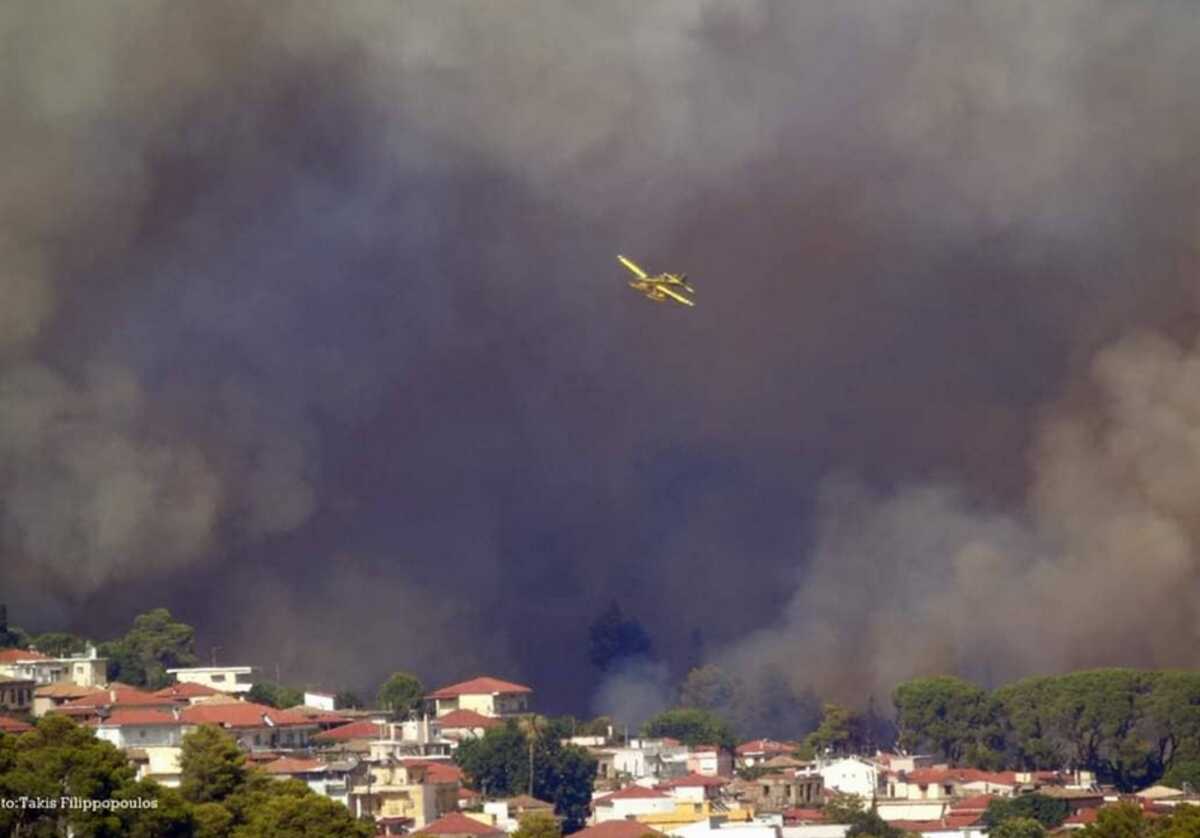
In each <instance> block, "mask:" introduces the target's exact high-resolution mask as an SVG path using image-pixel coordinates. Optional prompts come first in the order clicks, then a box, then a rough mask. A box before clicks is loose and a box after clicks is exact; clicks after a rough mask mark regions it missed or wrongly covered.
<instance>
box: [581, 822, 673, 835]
mask: <svg viewBox="0 0 1200 838" xmlns="http://www.w3.org/2000/svg"><path fill="white" fill-rule="evenodd" d="M662 834H663V833H661V832H659V831H658V830H657V829H651V828H650V827H648V826H646V825H645V824H644V823H638V822H637V821H605V822H604V823H598V824H596V825H595V826H589V827H588V828H587V829H581V830H579V831H578V832H575V833H572V835H571V838H642V836H643V835H662Z"/></svg>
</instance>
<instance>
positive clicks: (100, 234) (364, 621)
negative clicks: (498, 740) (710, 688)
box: [0, 0, 1200, 709]
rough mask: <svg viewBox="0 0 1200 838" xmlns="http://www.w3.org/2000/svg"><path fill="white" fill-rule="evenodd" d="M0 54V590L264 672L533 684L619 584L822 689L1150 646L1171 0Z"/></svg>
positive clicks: (1181, 76)
mask: <svg viewBox="0 0 1200 838" xmlns="http://www.w3.org/2000/svg"><path fill="white" fill-rule="evenodd" d="M0 37H3V44H4V49H3V50H0V107H2V108H3V113H4V114H5V119H4V123H3V126H2V127H0V159H3V161H4V166H3V167H0V550H2V551H3V555H4V562H3V565H2V566H0V585H2V586H3V591H4V597H5V598H6V599H7V600H8V601H9V606H10V609H11V613H12V617H13V619H14V621H15V622H18V623H24V624H27V627H28V628H31V629H34V630H45V629H51V628H61V627H70V628H75V629H77V630H80V631H86V632H90V633H96V634H106V633H109V632H112V631H115V630H118V629H119V628H120V627H121V626H122V625H124V624H125V623H127V621H128V619H129V617H130V616H131V614H133V613H135V612H136V611H137V610H138V609H144V608H146V607H149V606H151V605H157V604H160V603H161V604H166V605H169V606H171V607H173V608H175V609H176V610H177V611H179V612H180V613H181V614H182V615H183V616H184V617H185V618H187V619H190V620H192V621H194V622H196V623H197V624H198V625H199V627H200V630H201V635H202V638H203V641H204V642H205V643H206V644H211V645H212V646H217V645H220V647H221V648H222V657H223V658H229V659H232V658H238V659H241V660H247V659H252V660H248V662H253V663H260V664H262V665H264V666H267V667H270V666H271V665H272V664H278V665H279V666H280V668H281V669H282V670H283V672H282V674H283V676H284V677H285V678H288V677H290V678H293V679H295V680H312V681H320V682H325V683H328V682H330V681H334V680H337V679H346V680H348V681H349V682H352V683H351V685H353V686H357V687H366V686H369V685H370V684H371V682H372V681H377V680H379V679H380V678H382V677H383V676H384V675H386V674H387V672H389V671H391V670H392V669H396V668H404V667H410V668H414V669H418V670H419V671H420V672H421V674H422V675H424V676H425V677H426V678H428V679H430V680H440V679H442V678H453V677H458V676H469V675H473V674H476V673H477V671H479V670H483V669H487V670H491V671H492V672H493V673H494V674H496V675H500V676H506V677H510V678H516V679H523V680H526V681H529V682H531V683H532V684H534V685H535V686H536V687H537V688H538V690H539V692H540V693H541V697H542V700H543V701H544V702H545V705H544V706H546V707H547V708H549V709H554V708H556V707H561V708H571V709H581V708H583V707H586V706H587V700H588V698H589V695H590V693H591V692H592V690H593V688H594V685H595V684H594V679H592V678H591V677H590V676H591V673H590V672H589V671H588V668H587V665H586V662H585V657H586V656H585V655H584V653H583V649H584V648H585V643H586V640H585V637H586V627H587V624H588V623H589V622H590V620H591V618H592V617H593V616H594V615H595V614H596V613H598V612H599V611H600V610H601V608H602V607H603V606H604V605H605V604H607V603H608V602H610V601H611V600H612V599H613V598H614V597H615V598H618V599H619V600H620V601H621V603H622V605H623V606H624V607H625V608H626V610H627V611H629V612H630V613H636V614H638V615H639V616H640V617H641V619H642V620H643V622H645V623H646V625H647V627H648V628H649V629H650V631H651V633H652V634H653V635H654V639H655V647H656V649H658V650H660V651H661V652H662V654H663V656H664V659H665V660H666V661H668V663H669V666H670V669H671V670H672V672H671V673H670V674H671V675H672V677H675V676H678V675H679V674H680V672H679V670H681V669H682V668H683V665H684V661H685V659H686V657H687V654H686V653H687V648H688V638H689V637H690V636H691V635H692V633H693V632H694V630H695V629H696V628H697V627H702V628H703V630H704V634H705V637H706V638H707V640H708V642H709V644H710V647H721V646H724V647H726V648H727V649H731V650H734V651H731V652H730V653H729V657H730V659H731V660H732V661H733V663H732V664H731V665H736V666H745V665H747V661H748V660H749V659H748V657H747V655H746V653H745V652H746V650H754V654H753V657H754V660H759V659H761V660H764V661H767V662H771V663H773V665H774V666H773V668H774V669H780V668H782V669H783V670H785V671H797V672H799V670H801V669H802V670H803V676H804V679H807V680H809V681H812V682H813V683H818V684H822V685H828V686H829V688H830V689H835V690H838V691H854V690H861V688H862V687H863V686H869V687H870V688H871V689H883V688H886V686H887V685H888V684H890V683H892V682H894V681H895V680H896V679H897V678H901V677H904V676H905V675H907V674H909V670H912V669H914V668H916V669H934V668H956V669H958V670H960V671H963V672H967V673H969V674H975V675H978V676H979V677H987V678H990V677H1003V676H1006V675H1007V674H1009V673H1015V672H1023V671H1029V670H1031V669H1038V668H1054V667H1059V666H1066V665H1073V664H1075V663H1077V662H1086V661H1091V660H1095V661H1108V662H1134V663H1142V662H1148V661H1150V660H1153V661H1159V660H1162V661H1167V660H1179V661H1183V659H1184V658H1185V657H1186V650H1187V649H1188V648H1190V644H1192V643H1193V640H1194V637H1193V631H1194V628H1193V623H1194V619H1193V617H1192V616H1191V615H1189V614H1188V613H1187V609H1186V608H1185V607H1183V606H1181V607H1180V608H1179V609H1174V610H1170V609H1164V608H1162V607H1156V603H1159V602H1160V600H1158V599H1157V598H1158V597H1160V596H1164V592H1173V591H1177V590H1179V589H1180V588H1179V586H1180V585H1182V584H1184V583H1185V582H1186V580H1187V579H1189V578H1190V576H1189V575H1188V574H1190V573H1191V571H1190V570H1189V568H1190V567H1191V559H1192V557H1193V554H1194V549H1193V547H1192V544H1191V541H1192V532H1191V528H1190V525H1189V523H1188V522H1189V510H1190V509H1191V508H1193V507H1191V506H1189V503H1190V502H1191V501H1190V494H1189V493H1190V492H1191V485H1192V484H1191V480H1190V478H1189V471H1188V470H1187V468H1186V464H1187V463H1188V460H1187V456H1188V454H1189V453H1190V448H1189V447H1188V442H1187V428H1188V425H1187V423H1188V422H1189V421H1192V422H1194V421H1195V417H1193V416H1190V415H1189V413H1188V411H1187V405H1188V403H1187V400H1186V393H1187V384H1186V382H1187V376H1188V374H1187V372H1186V371H1187V370H1188V369H1189V368H1190V367H1189V366H1188V364H1189V361H1188V360H1187V359H1188V357H1189V355H1188V353H1187V352H1185V351H1183V350H1179V349H1178V348H1174V349H1173V348H1172V347H1177V346H1180V345H1187V344H1189V343H1190V338H1189V337H1187V335H1189V334H1190V333H1191V332H1193V331H1194V329H1195V323H1194V314H1195V304H1196V296H1195V294H1194V286H1195V282H1196V266H1197V260H1196V221H1197V217H1198V216H1197V200H1196V195H1197V194H1200V189H1198V187H1200V183H1197V180H1198V179H1200V173H1198V170H1197V169H1196V167H1195V166H1194V165H1193V162H1194V160H1193V158H1194V149H1195V148H1196V147H1197V145H1198V142H1200V130H1198V127H1200V125H1198V121H1197V119H1196V114H1195V109H1194V107H1193V99H1194V94H1193V91H1194V90H1196V89H1197V88H1198V87H1200V61H1198V60H1197V58H1196V56H1197V55H1200V49H1198V47H1200V44H1198V43H1197V41H1198V40H1200V22H1198V21H1197V20H1196V13H1195V10H1194V9H1193V8H1192V7H1191V5H1190V4H1184V3H1170V2H1157V3H1144V4H1139V5H1137V6H1130V5H1128V4H1117V3H1113V4H1102V5H1101V6H1100V7H1098V6H1097V4H1096V3H1094V2H1084V0H1079V2H1072V1H1070V0H1068V1H1067V2H1059V3H1055V4H1043V3H1036V2H1028V3H1006V4H994V3H993V4H986V3H960V2H947V3H933V4H930V3H888V4H882V3H876V2H853V1H852V0H851V1H850V2H839V3H837V4H828V3H815V2H814V3H792V2H769V1H768V0H762V1H761V2H746V3H738V4H728V3H722V2H716V0H713V2H701V3H697V2H675V1H674V0H666V1H665V2H651V3H646V2H632V0H630V2H615V3H606V4H594V3H587V2H577V3H558V4H552V5H547V4H543V3H532V2H530V3H522V2H518V3H505V4H483V5H481V4H478V3H468V2H457V1H456V0H444V2H438V3H412V4H401V3H394V2H370V1H369V0H360V1H359V2H349V3H339V4H312V3H307V2H286V0H281V1H280V2H269V3H245V2H232V1H231V0H217V2H210V3H204V4H192V5H188V6H181V5H179V4H175V3H168V2H154V1H153V0H127V2H119V3H108V4H104V6H103V7H101V6H99V5H97V4H93V3H87V2H83V1H82V0H79V2H68V1H67V0H62V2H49V3H37V4H28V3H26V4H11V5H10V6H8V7H5V8H3V9H0ZM616 252H628V253H629V254H630V255H632V256H634V257H635V258H638V259H640V260H642V261H644V262H646V263H647V264H648V267H653V268H659V267H662V268H678V269H680V270H687V271H689V272H690V274H691V275H692V276H693V277H694V278H695V279H696V281H697V284H698V285H699V288H700V297H701V301H702V304H701V305H700V306H698V307H697V308H696V309H695V310H694V311H687V312H683V311H681V310H675V309H667V308H665V307H656V306H651V305H649V304H646V303H645V302H644V301H642V300H639V299H637V298H636V297H634V296H632V295H631V294H630V293H628V290H627V289H625V288H624V285H623V281H624V280H623V277H622V276H621V275H620V269H619V266H617V265H616V264H615V262H614V261H613V257H614V254H615V253H616ZM1144 330H1146V331H1150V332H1155V333H1161V334H1163V335H1167V336H1169V337H1164V338H1158V339H1150V338H1138V339H1134V338H1130V337H1123V336H1127V335H1133V334H1143V333H1145V331H1144ZM1181 335H1183V336H1184V337H1182V338H1181V337H1180V336H1181ZM1181 341H1182V342H1181ZM1104 346H1110V347H1111V348H1109V349H1106V350H1104V351H1102V352H1101V354H1100V355H1098V356H1097V355H1096V353H1097V352H1098V351H1100V349H1101V347H1104ZM1093 357H1098V358H1099V360H1097V361H1096V363H1095V364H1094V365H1091V366H1089V364H1090V359H1091V358H1093ZM1152 382H1158V383H1157V384H1153V383H1152ZM1139 388H1149V389H1148V390H1147V391H1146V392H1140V391H1139ZM1172 394H1173V395H1172ZM1150 405H1156V407H1154V408H1151V407H1150ZM1047 410H1049V411H1050V413H1049V414H1048V415H1047V414H1046V411H1047ZM1026 452H1028V456H1025V455H1026ZM841 474H848V475H853V477H845V478H844V477H838V476H836V475H841ZM1118 568H1120V569H1121V573H1118V572H1117V569H1118ZM1122 573H1123V574H1124V576H1125V577H1126V578H1125V579H1124V581H1122V580H1121V575H1122ZM1066 591H1073V592H1074V591H1079V592H1082V593H1081V594H1080V595H1073V596H1066V594H1065V592H1066ZM1091 601H1096V602H1098V603H1102V604H1103V605H1102V607H1097V608H1095V609H1092V608H1091V607H1090V604H1091ZM1164 612H1168V613H1164ZM1101 613H1103V614H1104V615H1105V619H1104V620H1102V619H1101V618H1100V617H1099V616H1096V615H1098V614H1101ZM781 614H783V615H785V616H784V617H783V618H782V620H781V619H780V615H781ZM1047 615H1054V616H1053V618H1051V617H1049V616H1047ZM64 622H66V623H69V625H67V626H64V625H63V623H64ZM756 632H763V633H762V634H756ZM1034 634H1036V637H1034V636H1033V635H1034ZM746 638H751V639H746ZM314 651H315V652H316V653H313V652H314ZM797 660H799V661H801V662H802V665H796V664H795V661H797ZM656 677H657V676H656ZM797 678H798V679H800V680H804V679H801V678H800V675H799V674H797Z"/></svg>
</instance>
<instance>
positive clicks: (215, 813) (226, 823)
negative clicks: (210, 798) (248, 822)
mask: <svg viewBox="0 0 1200 838" xmlns="http://www.w3.org/2000/svg"><path fill="white" fill-rule="evenodd" d="M192 819H193V820H194V822H195V824H196V831H195V838H227V836H228V835H229V833H230V832H232V831H233V813H232V812H230V811H229V810H228V809H227V808H225V806H223V805H222V804H220V803H211V802H210V803H197V804H196V805H195V806H193V807H192Z"/></svg>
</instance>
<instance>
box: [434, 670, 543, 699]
mask: <svg viewBox="0 0 1200 838" xmlns="http://www.w3.org/2000/svg"><path fill="white" fill-rule="evenodd" d="M531 692H533V690H531V689H530V688H529V687H526V686H524V685H523V684H514V683H513V682H512V681H501V680H500V679H499V678H491V677H488V676H486V675H481V676H480V677H478V678H472V679H471V680H470V681H462V682H460V683H458V684H451V685H450V686H448V687H442V688H441V689H440V690H435V691H434V692H431V693H430V694H429V695H427V696H425V697H426V698H458V697H459V696H460V695H511V694H513V693H531Z"/></svg>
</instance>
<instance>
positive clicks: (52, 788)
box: [0, 715, 144, 836]
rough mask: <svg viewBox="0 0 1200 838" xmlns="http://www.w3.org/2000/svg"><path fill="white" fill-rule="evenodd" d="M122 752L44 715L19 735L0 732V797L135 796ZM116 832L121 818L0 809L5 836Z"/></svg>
mask: <svg viewBox="0 0 1200 838" xmlns="http://www.w3.org/2000/svg"><path fill="white" fill-rule="evenodd" d="M140 791H144V787H141V786H139V785H138V784H137V783H136V782H135V781H134V770H133V768H132V767H130V765H129V762H128V760H127V759H126V758H125V755H124V754H122V753H121V752H120V751H119V750H117V749H116V748H115V747H113V746H112V745H111V744H110V743H108V742H105V741H103V740H100V739H97V738H96V737H95V736H93V735H92V733H91V731H89V730H86V729H84V728H81V727H79V726H78V725H76V724H75V723H74V722H73V721H71V720H70V719H69V718H67V717H64V716H53V715H52V716H46V717H44V718H42V719H40V720H38V723H37V726H36V727H35V728H34V729H33V730H31V731H29V732H27V733H24V734H22V735H21V736H4V735H0V797H3V798H5V799H15V798H20V797H30V798H43V799H52V800H58V799H59V798H60V797H63V796H67V797H79V798H85V799H91V800H113V799H119V798H121V797H132V796H137V795H138V793H139V792H140ZM68 831H70V832H71V833H73V834H76V835H93V836H116V835H121V834H124V832H125V831H124V830H122V828H121V816H120V815H118V814H115V813H114V812H112V811H107V810H101V811H85V810H83V809H74V808H72V809H34V808H28V809H21V808H18V809H6V808H3V807H0V833H2V834H6V835H35V836H36V835H59V834H66V833H67V832H68Z"/></svg>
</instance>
